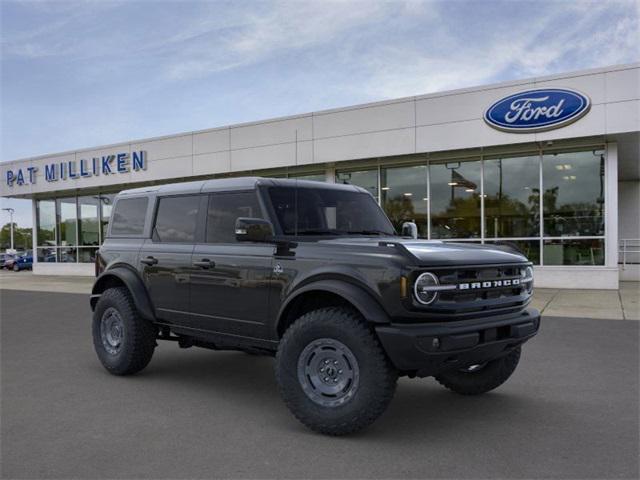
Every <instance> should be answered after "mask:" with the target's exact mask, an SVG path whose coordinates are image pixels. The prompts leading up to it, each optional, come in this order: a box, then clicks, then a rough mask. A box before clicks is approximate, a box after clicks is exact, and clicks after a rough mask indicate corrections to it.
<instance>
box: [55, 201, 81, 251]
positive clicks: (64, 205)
mask: <svg viewBox="0 0 640 480" xmlns="http://www.w3.org/2000/svg"><path fill="white" fill-rule="evenodd" d="M56 206H57V210H58V211H57V213H58V245H61V246H66V245H75V244H76V232H77V223H78V218H77V209H76V198H75V197H73V198H59V199H57V200H56Z"/></svg>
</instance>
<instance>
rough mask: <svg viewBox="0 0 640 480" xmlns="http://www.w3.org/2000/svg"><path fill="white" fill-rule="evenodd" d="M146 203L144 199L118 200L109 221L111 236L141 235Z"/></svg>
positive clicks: (146, 199) (147, 200)
mask: <svg viewBox="0 0 640 480" xmlns="http://www.w3.org/2000/svg"><path fill="white" fill-rule="evenodd" d="M148 203H149V199H148V198H146V197H138V198H123V199H120V200H118V201H117V202H116V208H115V211H114V212H113V215H112V219H111V235H142V231H143V230H144V218H145V216H146V214H147V204H148Z"/></svg>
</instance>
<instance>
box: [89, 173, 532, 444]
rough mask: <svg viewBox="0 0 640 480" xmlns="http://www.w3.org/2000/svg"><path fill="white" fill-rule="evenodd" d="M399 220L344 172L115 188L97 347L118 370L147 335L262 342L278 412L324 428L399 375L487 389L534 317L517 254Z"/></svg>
mask: <svg viewBox="0 0 640 480" xmlns="http://www.w3.org/2000/svg"><path fill="white" fill-rule="evenodd" d="M404 227H405V228H404V229H403V230H404V232H402V233H408V234H409V235H408V236H399V235H398V234H397V233H396V231H395V230H394V228H393V226H392V224H391V222H390V221H389V219H388V218H387V217H386V215H385V214H384V212H383V210H382V209H381V208H380V207H379V206H378V204H377V203H376V200H375V199H374V198H373V197H372V196H371V194H370V193H368V192H367V191H366V190H364V189H361V188H358V187H355V186H352V185H336V184H325V183H319V182H310V181H302V180H300V181H298V180H280V179H264V178H235V179H223V180H207V181H199V182H191V183H182V184H173V185H163V186H154V187H147V188H139V189H134V190H127V191H124V192H122V193H120V194H119V195H118V196H117V197H116V200H115V205H114V208H113V213H112V216H111V220H110V223H109V227H108V232H107V235H106V240H105V242H104V244H103V245H102V247H101V248H100V250H99V252H98V255H97V258H96V275H97V279H96V282H95V284H94V286H93V291H92V295H91V307H92V309H93V312H94V313H93V343H94V346H95V349H96V352H97V354H98V357H99V359H100V361H101V362H102V364H103V365H104V367H105V368H106V369H107V370H108V371H109V372H111V373H113V374H116V375H127V374H132V373H135V372H138V371H140V370H142V369H143V368H144V367H145V366H146V365H147V364H148V363H149V361H150V360H151V356H152V355H153V352H154V349H155V348H156V346H157V342H158V341H159V340H168V341H175V342H177V343H178V345H179V346H180V347H185V348H186V347H191V346H198V347H204V348H211V349H215V350H241V351H246V352H249V353H253V354H267V355H273V356H275V371H276V378H277V383H278V387H279V389H280V392H281V394H282V397H283V399H284V401H285V403H286V404H287V406H288V407H289V409H290V410H291V411H292V412H293V414H294V415H295V416H296V417H297V418H298V419H299V420H300V421H301V422H302V423H304V424H305V425H307V426H308V427H310V428H312V429H313V430H315V431H318V432H322V433H325V434H331V435H342V434H347V433H351V432H355V431H357V430H359V429H361V428H363V427H366V426H367V425H369V424H371V423H372V422H373V421H374V420H375V419H376V418H377V417H378V416H380V415H381V414H382V412H383V411H384V410H385V409H386V407H387V405H388V404H389V402H390V401H391V398H392V397H393V394H394V391H395V388H396V381H397V379H398V376H401V375H406V376H409V377H428V376H433V377H435V379H436V380H437V381H438V382H440V383H441V384H442V385H444V386H445V387H447V388H449V389H451V390H453V391H454V392H457V393H460V394H463V395H475V394H480V393H484V392H488V391H489V390H492V389H494V388H496V387H498V386H500V385H501V384H502V383H503V382H505V381H506V380H507V379H508V378H509V376H510V375H511V374H512V373H513V371H514V370H515V368H516V366H517V364H518V361H519V359H520V348H521V345H522V344H523V343H524V342H526V341H527V340H528V339H530V338H531V337H533V336H534V335H535V334H536V333H537V331H538V327H539V324H540V315H539V313H538V311H536V310H534V309H531V308H527V306H528V304H529V302H530V300H531V295H532V289H533V269H532V267H531V263H529V262H528V261H527V259H526V258H525V257H524V256H523V255H521V254H519V253H518V252H516V251H515V250H514V251H510V250H509V248H506V247H488V246H483V245H473V244H462V243H442V242H438V241H426V240H417V239H415V238H413V237H414V236H415V224H411V223H407V224H406V225H405V226H404ZM412 234H413V235H412Z"/></svg>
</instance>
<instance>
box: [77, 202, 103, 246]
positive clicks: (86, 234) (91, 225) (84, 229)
mask: <svg viewBox="0 0 640 480" xmlns="http://www.w3.org/2000/svg"><path fill="white" fill-rule="evenodd" d="M78 211H79V218H78V230H79V233H80V235H79V240H80V245H99V244H100V236H99V234H98V229H99V224H98V222H99V220H98V197H97V196H93V197H78Z"/></svg>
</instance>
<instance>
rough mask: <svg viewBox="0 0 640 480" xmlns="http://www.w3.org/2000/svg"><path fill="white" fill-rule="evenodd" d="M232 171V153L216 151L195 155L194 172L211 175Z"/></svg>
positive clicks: (195, 173)
mask: <svg viewBox="0 0 640 480" xmlns="http://www.w3.org/2000/svg"><path fill="white" fill-rule="evenodd" d="M230 171H231V153H230V152H214V153H203V154H202V155H194V156H193V174H194V175H209V174H215V173H227V172H230Z"/></svg>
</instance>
